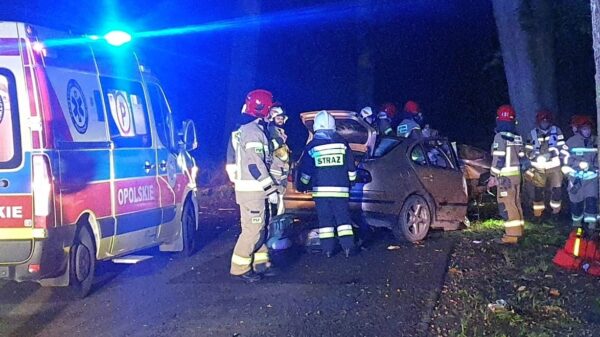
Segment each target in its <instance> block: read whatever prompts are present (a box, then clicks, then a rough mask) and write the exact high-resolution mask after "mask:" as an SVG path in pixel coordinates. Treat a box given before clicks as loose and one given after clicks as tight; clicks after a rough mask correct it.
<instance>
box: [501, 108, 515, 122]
mask: <svg viewBox="0 0 600 337" xmlns="http://www.w3.org/2000/svg"><path fill="white" fill-rule="evenodd" d="M516 117H517V114H516V113H515V109H513V107H512V106H510V105H509V104H504V105H501V106H500V107H499V108H498V110H497V111H496V120H498V121H503V122H514V121H515V118H516Z"/></svg>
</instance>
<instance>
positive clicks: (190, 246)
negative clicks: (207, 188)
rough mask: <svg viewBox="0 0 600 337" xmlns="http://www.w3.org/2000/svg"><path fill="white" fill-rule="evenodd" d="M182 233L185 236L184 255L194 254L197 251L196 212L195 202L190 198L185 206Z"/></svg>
mask: <svg viewBox="0 0 600 337" xmlns="http://www.w3.org/2000/svg"><path fill="white" fill-rule="evenodd" d="M181 235H182V236H183V250H182V251H181V255H182V256H184V257H188V256H192V254H194V252H195V251H196V212H195V211H194V204H192V202H191V201H190V200H187V201H186V202H185V204H184V206H183V214H182V216H181Z"/></svg>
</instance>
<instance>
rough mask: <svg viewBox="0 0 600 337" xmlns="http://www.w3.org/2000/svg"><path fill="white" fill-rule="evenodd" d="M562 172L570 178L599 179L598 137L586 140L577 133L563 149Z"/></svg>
mask: <svg viewBox="0 0 600 337" xmlns="http://www.w3.org/2000/svg"><path fill="white" fill-rule="evenodd" d="M561 153H562V154H563V164H564V165H563V167H562V171H563V173H564V174H566V175H568V176H569V177H570V178H574V179H580V180H590V179H594V178H597V177H598V147H597V143H596V137H594V136H592V137H590V138H587V139H586V138H584V137H583V136H582V135H581V134H579V133H576V134H575V135H574V136H573V137H571V138H569V139H568V140H567V143H566V145H565V146H563V148H562V149H561Z"/></svg>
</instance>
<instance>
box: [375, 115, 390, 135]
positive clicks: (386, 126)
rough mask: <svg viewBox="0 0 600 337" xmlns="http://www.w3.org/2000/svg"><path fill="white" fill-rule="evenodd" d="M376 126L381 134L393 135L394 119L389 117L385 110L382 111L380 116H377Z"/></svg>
mask: <svg viewBox="0 0 600 337" xmlns="http://www.w3.org/2000/svg"><path fill="white" fill-rule="evenodd" d="M376 126H377V132H378V133H379V135H380V136H391V135H392V134H393V133H394V129H392V121H391V120H390V119H389V118H388V117H387V115H386V114H385V112H383V113H380V114H379V116H377V123H376Z"/></svg>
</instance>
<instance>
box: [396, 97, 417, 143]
mask: <svg viewBox="0 0 600 337" xmlns="http://www.w3.org/2000/svg"><path fill="white" fill-rule="evenodd" d="M422 122H423V114H421V109H420V108H419V104H418V103H417V102H415V101H408V102H406V104H404V119H402V121H401V122H400V124H399V125H398V128H397V129H396V134H397V135H398V137H402V138H409V137H419V136H423V134H422V133H421V123H422Z"/></svg>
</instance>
